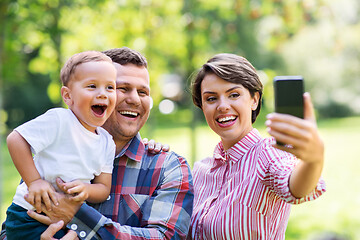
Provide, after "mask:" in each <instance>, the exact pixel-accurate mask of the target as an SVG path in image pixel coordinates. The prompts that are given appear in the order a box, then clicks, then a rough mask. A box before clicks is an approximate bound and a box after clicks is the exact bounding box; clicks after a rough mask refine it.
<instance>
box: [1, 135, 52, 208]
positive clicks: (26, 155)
mask: <svg viewBox="0 0 360 240" xmlns="http://www.w3.org/2000/svg"><path fill="white" fill-rule="evenodd" d="M6 143H7V145H8V149H9V153H10V156H11V159H12V160H13V162H14V165H15V167H16V169H17V170H18V172H19V173H20V175H21V178H22V179H23V181H24V182H25V184H26V185H27V186H28V189H29V197H30V198H29V199H31V202H30V203H31V204H32V205H34V206H35V208H36V210H37V211H38V212H40V211H41V200H43V202H44V203H45V205H46V207H47V208H48V209H49V210H50V209H51V203H50V202H51V201H53V202H54V203H55V204H57V200H56V197H55V195H54V190H53V188H52V186H51V185H50V184H49V183H48V182H46V181H45V180H43V179H41V176H40V174H39V172H38V171H37V169H36V167H35V163H34V160H33V158H32V153H31V147H30V145H29V143H28V142H27V141H26V140H25V139H24V138H23V137H22V136H21V135H20V134H19V133H18V132H17V131H12V132H11V133H10V134H9V135H8V137H7V139H6Z"/></svg>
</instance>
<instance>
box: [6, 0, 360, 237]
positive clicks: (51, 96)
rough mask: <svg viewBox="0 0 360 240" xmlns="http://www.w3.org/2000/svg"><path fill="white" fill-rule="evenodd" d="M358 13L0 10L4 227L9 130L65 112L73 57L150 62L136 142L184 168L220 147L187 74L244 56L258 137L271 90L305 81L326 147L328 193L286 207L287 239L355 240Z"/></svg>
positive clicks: (221, 6) (11, 172)
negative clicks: (110, 55)
mask: <svg viewBox="0 0 360 240" xmlns="http://www.w3.org/2000/svg"><path fill="white" fill-rule="evenodd" d="M359 43H360V3H359V1H358V0H303V1H300V0H287V1H285V0H183V1H180V0H156V1H155V0H131V1H130V0H103V1H96V0H18V1H11V0H1V2H0V134H1V137H0V143H1V148H0V150H1V158H0V220H1V222H2V221H4V220H5V211H6V209H7V207H8V206H9V205H10V203H11V200H12V197H13V194H14V193H15V188H16V186H17V184H18V183H19V181H20V176H19V174H18V173H17V171H16V169H15V167H14V166H13V164H12V161H11V159H10V157H9V154H8V151H7V148H6V143H5V138H6V136H7V134H8V133H9V131H11V130H12V129H13V128H14V127H16V126H18V125H19V124H21V123H23V122H25V121H28V120H30V119H32V118H34V117H36V116H38V115H40V114H42V113H44V112H45V111H46V110H48V109H49V108H52V107H59V106H64V105H63V103H62V100H61V96H60V87H61V86H60V81H59V71H60V69H61V67H62V65H63V64H64V62H65V61H66V60H67V59H68V58H69V57H70V56H71V55H73V54H75V53H78V52H80V51H85V50H99V51H103V50H107V49H110V48H116V47H122V46H127V47H130V48H133V49H135V50H137V51H139V52H141V53H142V54H143V55H145V56H146V58H147V59H148V62H149V72H150V78H151V95H152V97H153V100H154V107H153V108H152V111H151V115H150V118H149V120H148V122H147V124H146V125H145V126H144V128H143V129H142V130H141V135H142V137H147V138H153V139H156V140H157V141H161V142H163V143H168V144H170V146H171V149H172V150H174V151H176V152H178V153H179V154H181V155H183V156H184V157H186V159H187V160H188V161H189V163H190V165H191V166H193V163H194V162H195V161H198V160H201V159H202V158H204V157H206V156H210V155H211V154H212V151H213V148H214V147H215V145H216V143H217V142H218V141H219V139H218V138H217V136H216V135H215V134H214V133H212V132H211V130H210V129H209V128H208V127H207V125H206V122H205V121H204V118H203V116H202V113H201V112H200V111H199V110H197V109H195V107H194V106H193V104H192V101H191V97H190V92H189V82H190V77H191V74H192V73H193V72H194V71H195V70H196V69H198V68H199V67H200V66H201V65H202V64H204V63H205V61H206V60H207V59H208V58H209V57H211V56H212V55H214V54H216V53H220V52H229V53H235V54H238V55H242V56H244V57H246V58H247V59H248V60H249V61H250V62H251V63H252V64H253V65H254V66H255V68H256V69H257V70H258V73H259V75H260V76H261V79H262V81H263V84H264V87H265V91H264V100H263V101H264V102H263V106H264V107H263V109H262V113H261V114H260V116H259V118H258V120H257V122H256V123H255V126H256V127H257V128H258V129H259V130H260V131H261V132H262V133H263V135H264V136H266V132H265V127H264V119H265V116H266V114H267V113H269V112H271V111H273V87H272V79H273V77H274V76H276V75H302V76H304V78H305V88H306V91H309V92H310V93H311V95H312V99H313V102H314V104H315V108H316V113H317V118H318V126H319V129H320V132H321V135H322V137H323V139H324V142H325V146H326V164H325V169H324V174H323V175H324V178H325V180H326V182H327V193H326V194H324V195H323V196H322V197H321V198H320V199H318V200H316V201H314V202H311V203H306V204H302V205H299V206H293V208H292V213H291V218H290V221H289V225H288V228H287V232H286V239H360V210H359V209H360V208H359V206H360V192H359V187H358V186H359V185H360V179H359V177H358V172H359V169H360V163H359V160H360V157H359V156H360V150H359V144H358V142H359V138H360V44H359Z"/></svg>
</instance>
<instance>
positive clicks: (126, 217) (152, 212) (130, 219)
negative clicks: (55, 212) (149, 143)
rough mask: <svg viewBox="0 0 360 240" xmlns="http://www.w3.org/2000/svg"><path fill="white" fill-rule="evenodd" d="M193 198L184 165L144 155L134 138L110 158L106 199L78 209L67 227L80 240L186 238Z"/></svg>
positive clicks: (169, 156)
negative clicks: (110, 177)
mask: <svg viewBox="0 0 360 240" xmlns="http://www.w3.org/2000/svg"><path fill="white" fill-rule="evenodd" d="M193 198H194V195H193V184H192V176H191V172H190V167H189V165H188V164H187V162H186V160H185V159H184V158H182V157H180V156H178V155H177V154H175V153H174V152H170V153H165V152H161V153H159V154H151V153H149V152H148V151H147V149H146V148H145V146H144V144H143V143H142V141H141V138H140V134H137V136H136V137H134V138H133V139H132V140H131V141H130V142H129V143H128V144H127V146H125V147H124V148H123V150H122V151H121V153H120V154H119V155H118V157H117V158H115V161H114V169H113V175H112V187H111V193H110V195H109V197H108V199H107V200H106V201H105V202H103V203H101V204H97V205H96V206H94V208H96V209H97V210H95V209H94V208H92V207H90V206H88V205H86V204H83V205H82V207H81V208H80V210H79V211H78V212H77V214H76V215H75V216H74V218H73V220H72V221H71V222H70V223H69V224H68V225H67V227H68V228H70V229H72V230H75V231H76V232H77V233H78V236H79V238H80V239H99V236H100V238H101V239H185V238H186V235H187V233H188V230H189V225H190V217H191V214H192V207H193ZM97 234H98V236H97Z"/></svg>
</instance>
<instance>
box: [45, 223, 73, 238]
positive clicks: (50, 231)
mask: <svg viewBox="0 0 360 240" xmlns="http://www.w3.org/2000/svg"><path fill="white" fill-rule="evenodd" d="M63 226H64V222H63V221H59V222H56V223H52V224H50V226H49V227H48V228H47V229H46V230H45V231H44V232H43V233H42V234H41V236H40V240H56V239H55V238H54V237H53V236H54V235H55V233H56V232H57V231H59V230H60V229H61V228H62V227H63ZM74 239H79V238H78V237H77V234H76V232H74V231H72V230H70V231H68V233H67V234H66V235H65V236H64V237H62V238H61V240H74Z"/></svg>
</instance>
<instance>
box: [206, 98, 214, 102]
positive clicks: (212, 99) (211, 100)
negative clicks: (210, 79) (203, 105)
mask: <svg viewBox="0 0 360 240" xmlns="http://www.w3.org/2000/svg"><path fill="white" fill-rule="evenodd" d="M215 100H216V98H215V97H208V98H206V101H207V102H213V101H215Z"/></svg>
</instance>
